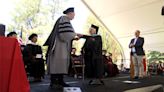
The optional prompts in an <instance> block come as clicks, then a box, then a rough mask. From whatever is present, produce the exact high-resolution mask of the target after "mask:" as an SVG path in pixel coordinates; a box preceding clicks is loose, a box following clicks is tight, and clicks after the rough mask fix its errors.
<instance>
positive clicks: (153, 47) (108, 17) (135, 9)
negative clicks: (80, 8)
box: [82, 0, 164, 59]
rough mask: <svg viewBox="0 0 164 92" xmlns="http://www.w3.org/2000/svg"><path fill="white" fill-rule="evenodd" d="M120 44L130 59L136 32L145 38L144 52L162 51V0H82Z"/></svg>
mask: <svg viewBox="0 0 164 92" xmlns="http://www.w3.org/2000/svg"><path fill="white" fill-rule="evenodd" d="M82 2H83V3H84V4H85V5H86V6H87V7H88V8H89V9H90V10H91V11H92V12H93V14H95V16H96V17H97V18H98V19H99V20H100V22H102V23H103V24H104V26H105V27H106V28H107V29H108V30H109V31H110V32H111V33H112V34H113V35H114V36H115V38H116V39H117V40H118V42H119V43H120V44H121V46H122V48H123V50H124V53H125V59H129V52H130V49H129V48H128V45H129V42H130V40H131V39H132V38H133V37H134V32H135V31H136V30H140V31H141V36H142V37H144V38H145V44H144V49H145V51H146V52H147V51H160V52H164V39H163V38H164V16H162V15H161V9H162V6H163V5H164V1H163V0H82Z"/></svg>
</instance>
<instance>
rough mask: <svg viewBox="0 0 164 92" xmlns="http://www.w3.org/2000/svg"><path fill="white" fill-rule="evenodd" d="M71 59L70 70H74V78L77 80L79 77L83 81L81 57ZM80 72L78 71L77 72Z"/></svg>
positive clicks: (83, 65) (83, 66)
mask: <svg viewBox="0 0 164 92" xmlns="http://www.w3.org/2000/svg"><path fill="white" fill-rule="evenodd" d="M71 58H72V68H73V70H74V73H75V74H74V77H75V78H78V76H79V75H81V76H82V79H83V80H84V68H85V64H84V59H83V56H82V55H80V56H77V57H71ZM79 70H80V71H79Z"/></svg>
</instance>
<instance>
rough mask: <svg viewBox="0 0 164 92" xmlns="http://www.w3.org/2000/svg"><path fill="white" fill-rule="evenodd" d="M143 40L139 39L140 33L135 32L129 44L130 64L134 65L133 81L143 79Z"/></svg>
mask: <svg viewBox="0 0 164 92" xmlns="http://www.w3.org/2000/svg"><path fill="white" fill-rule="evenodd" d="M143 45H144V38H143V37H140V31H139V30H136V32H135V38H133V39H132V40H131V42H130V44H129V48H131V56H132V62H133V64H134V79H138V78H139V77H143V74H142V73H143V63H142V60H143V56H144V55H145V52H144V50H143Z"/></svg>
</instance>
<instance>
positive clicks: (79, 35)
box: [74, 34, 83, 40]
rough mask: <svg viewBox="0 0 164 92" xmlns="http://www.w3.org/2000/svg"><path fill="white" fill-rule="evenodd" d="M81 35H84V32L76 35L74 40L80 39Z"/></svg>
mask: <svg viewBox="0 0 164 92" xmlns="http://www.w3.org/2000/svg"><path fill="white" fill-rule="evenodd" d="M81 37H83V35H82V34H77V35H76V36H75V37H74V40H79V39H80V38H81Z"/></svg>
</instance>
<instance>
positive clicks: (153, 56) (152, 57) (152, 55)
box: [147, 51, 164, 63]
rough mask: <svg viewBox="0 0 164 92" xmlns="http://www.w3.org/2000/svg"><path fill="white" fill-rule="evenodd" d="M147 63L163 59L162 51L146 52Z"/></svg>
mask: <svg viewBox="0 0 164 92" xmlns="http://www.w3.org/2000/svg"><path fill="white" fill-rule="evenodd" d="M147 58H148V61H149V63H152V62H156V61H164V53H161V52H158V51H149V52H148V54H147Z"/></svg>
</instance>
